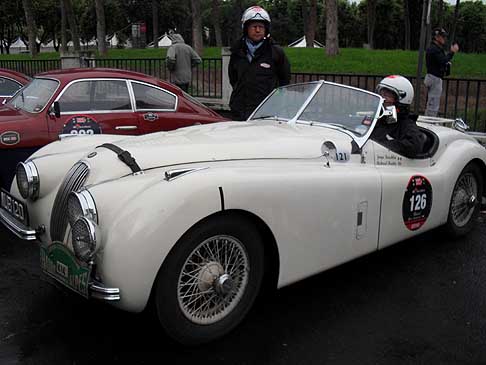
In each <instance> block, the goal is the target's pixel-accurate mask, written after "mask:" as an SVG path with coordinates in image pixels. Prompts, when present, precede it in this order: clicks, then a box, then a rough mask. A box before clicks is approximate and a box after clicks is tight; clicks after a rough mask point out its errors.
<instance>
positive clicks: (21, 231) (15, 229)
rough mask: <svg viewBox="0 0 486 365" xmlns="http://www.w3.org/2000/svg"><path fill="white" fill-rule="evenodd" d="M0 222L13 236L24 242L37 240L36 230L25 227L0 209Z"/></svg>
mask: <svg viewBox="0 0 486 365" xmlns="http://www.w3.org/2000/svg"><path fill="white" fill-rule="evenodd" d="M0 222H2V223H3V225H4V226H5V227H7V228H8V229H9V230H10V231H11V232H12V233H13V234H15V235H16V236H17V237H18V238H20V239H22V240H24V241H34V240H36V239H37V236H36V232H35V230H34V229H32V228H30V227H27V226H25V225H24V224H22V223H20V222H18V221H17V220H15V219H14V218H12V217H11V216H10V214H8V213H7V212H5V211H4V210H3V209H0Z"/></svg>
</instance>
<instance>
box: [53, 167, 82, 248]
mask: <svg viewBox="0 0 486 365" xmlns="http://www.w3.org/2000/svg"><path fill="white" fill-rule="evenodd" d="M88 174H89V166H88V165H87V164H86V163H84V162H77V163H76V164H75V165H74V166H73V167H71V169H70V170H69V171H68V173H67V175H66V177H65V178H64V181H63V182H62V184H61V186H60V188H59V190H58V192H57V195H56V199H55V200H54V206H53V208H52V214H51V240H52V242H62V241H63V239H64V235H65V233H66V228H67V224H68V218H67V216H68V215H67V200H68V196H69V194H70V193H71V192H72V191H77V190H79V188H81V187H82V186H83V185H84V183H85V182H86V179H87V178H88Z"/></svg>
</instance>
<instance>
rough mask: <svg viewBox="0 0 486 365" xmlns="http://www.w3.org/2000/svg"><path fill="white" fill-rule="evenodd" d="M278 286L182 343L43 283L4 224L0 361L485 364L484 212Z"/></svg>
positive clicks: (31, 253)
mask: <svg viewBox="0 0 486 365" xmlns="http://www.w3.org/2000/svg"><path fill="white" fill-rule="evenodd" d="M480 220H481V222H480V225H479V227H478V228H477V229H476V230H475V231H474V232H473V234H471V235H469V236H468V237H467V238H465V239H463V240H461V241H455V242H453V241H450V240H449V239H447V238H445V237H442V236H441V235H440V233H439V232H437V231H433V232H430V233H428V234H425V235H422V236H421V237H419V238H416V239H413V240H409V241H406V242H403V243H400V244H398V245H395V246H393V247H390V248H388V249H386V250H384V251H382V252H378V253H375V254H372V255H368V256H366V257H363V258H361V259H358V260H355V261H353V262H351V263H348V264H346V265H343V266H341V267H339V268H336V269H333V270H330V271H327V272H325V273H323V274H320V275H318V276H315V277H313V278H310V279H307V280H305V281H303V282H300V283H298V284H295V285H292V286H290V287H287V288H284V289H282V290H280V291H278V292H277V293H276V294H275V296H273V297H272V298H270V299H268V300H267V301H266V302H265V303H261V304H259V305H258V306H257V307H256V308H255V309H254V310H253V311H252V312H251V313H250V316H249V317H248V318H247V320H245V322H244V323H243V324H242V325H241V326H239V327H238V328H237V329H236V330H235V331H234V332H233V333H231V334H230V335H228V336H227V337H225V338H224V339H222V340H220V341H217V342H215V343H212V344H209V345H204V346H201V347H195V348H184V347H182V346H179V345H177V344H174V343H173V342H172V341H170V340H169V339H168V338H167V337H165V336H164V335H163V334H162V333H161V331H160V329H159V328H158V327H157V325H155V324H153V323H152V322H150V321H149V320H148V319H147V318H148V317H147V316H144V315H134V314H129V313H124V312H121V311H117V310H114V309H113V308H111V307H109V306H107V305H104V304H101V303H96V302H87V301H85V300H84V299H82V298H79V297H77V296H75V295H71V294H66V293H65V292H62V291H59V290H57V289H56V288H54V287H52V286H51V285H50V284H48V283H46V282H45V281H43V280H42V275H41V274H40V271H39V268H38V259H39V257H38V251H37V248H36V246H35V245H32V244H28V243H23V242H20V241H18V240H16V239H14V238H13V236H11V235H10V234H9V233H8V232H6V231H5V230H4V228H3V227H2V228H0V364H2V365H10V364H35V365H42V364H56V365H57V364H62V365H63V364H92V363H99V362H101V361H105V362H106V363H131V364H155V363H157V364H161V363H163V361H164V360H168V359H169V358H170V359H173V360H171V362H172V363H176V364H191V365H193V364H211V365H216V364H242V365H243V364H248V365H251V364H258V365H260V364H286V365H287V364H306V365H308V364H485V363H486V214H482V215H481V217H480Z"/></svg>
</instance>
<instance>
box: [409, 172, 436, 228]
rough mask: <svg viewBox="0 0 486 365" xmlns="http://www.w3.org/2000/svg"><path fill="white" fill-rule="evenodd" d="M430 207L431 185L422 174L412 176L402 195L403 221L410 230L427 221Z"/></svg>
mask: <svg viewBox="0 0 486 365" xmlns="http://www.w3.org/2000/svg"><path fill="white" fill-rule="evenodd" d="M431 208H432V185H431V184H430V182H429V180H427V178H426V177H424V176H421V175H414V176H412V177H411V178H410V180H409V182H408V185H407V188H406V190H405V194H404V196H403V204H402V216H403V223H404V224H405V226H406V227H407V228H408V229H409V230H411V231H415V230H417V229H419V228H420V227H422V226H423V225H424V224H425V222H426V221H427V217H428V216H429V213H430V209H431Z"/></svg>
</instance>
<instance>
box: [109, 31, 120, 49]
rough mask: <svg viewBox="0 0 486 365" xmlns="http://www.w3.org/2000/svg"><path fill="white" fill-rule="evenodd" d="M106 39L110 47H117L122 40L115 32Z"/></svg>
mask: <svg viewBox="0 0 486 365" xmlns="http://www.w3.org/2000/svg"><path fill="white" fill-rule="evenodd" d="M106 41H107V42H108V47H112V48H114V47H115V48H116V46H118V44H119V43H120V40H119V39H118V37H117V36H116V33H114V34H113V35H111V36H108V37H106Z"/></svg>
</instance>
